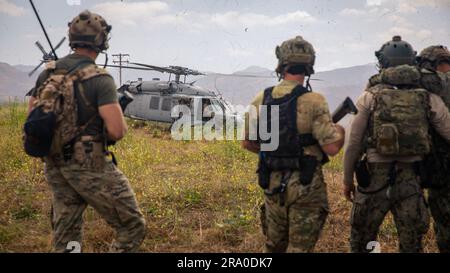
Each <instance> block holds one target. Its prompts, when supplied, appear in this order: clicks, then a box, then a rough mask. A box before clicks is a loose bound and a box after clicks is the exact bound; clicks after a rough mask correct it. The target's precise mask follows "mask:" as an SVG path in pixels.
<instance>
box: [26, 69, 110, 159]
mask: <svg viewBox="0 0 450 273" xmlns="http://www.w3.org/2000/svg"><path fill="white" fill-rule="evenodd" d="M83 63H84V64H86V63H87V62H81V63H79V64H77V65H76V66H75V67H74V68H72V69H71V70H69V71H65V70H53V71H50V73H51V74H50V76H49V77H48V79H47V80H46V81H45V82H44V83H43V84H42V85H41V86H40V87H39V89H38V90H37V93H36V101H35V102H34V105H33V106H34V108H33V110H32V111H31V112H30V114H29V115H28V117H27V120H26V122H25V125H24V148H25V152H26V153H27V154H28V155H30V156H33V157H45V156H57V155H61V154H62V152H63V147H64V146H65V145H67V144H69V143H73V142H74V141H75V140H76V139H77V138H79V137H80V136H81V135H82V133H83V132H84V131H85V129H86V128H87V126H88V125H89V124H90V123H91V122H92V121H93V120H94V119H95V117H96V115H93V116H92V117H91V118H90V119H89V120H88V121H87V122H86V123H85V124H83V125H80V124H79V122H78V104H77V96H76V95H75V90H78V94H79V97H80V98H81V99H82V100H83V101H84V103H85V104H86V105H90V104H89V103H88V102H87V99H86V96H85V93H84V92H85V90H84V89H83V86H82V84H81V83H82V82H83V81H86V80H88V79H91V78H93V77H96V76H100V75H107V74H108V73H107V72H106V70H104V69H101V68H98V67H97V66H96V65H95V64H92V62H89V63H90V64H89V65H87V66H86V67H84V68H81V69H79V70H76V68H78V67H80V66H81V65H82V64H83ZM73 71H74V72H73Z"/></svg>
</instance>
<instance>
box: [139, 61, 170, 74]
mask: <svg viewBox="0 0 450 273" xmlns="http://www.w3.org/2000/svg"><path fill="white" fill-rule="evenodd" d="M130 64H134V65H139V66H144V67H148V68H151V69H152V70H156V71H159V72H161V73H165V72H167V73H176V72H177V71H176V70H174V69H172V68H167V67H160V66H155V65H149V64H143V63H134V62H130Z"/></svg>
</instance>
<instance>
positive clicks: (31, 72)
mask: <svg viewBox="0 0 450 273" xmlns="http://www.w3.org/2000/svg"><path fill="white" fill-rule="evenodd" d="M43 63H45V61H41V63H40V64H39V65H38V66H36V67H35V68H34V69H33V70H31V71H30V73H28V77H31V75H33V73H34V72H36V70H38V69H39V67H41V65H42V64H43Z"/></svg>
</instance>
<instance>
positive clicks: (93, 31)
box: [69, 10, 111, 52]
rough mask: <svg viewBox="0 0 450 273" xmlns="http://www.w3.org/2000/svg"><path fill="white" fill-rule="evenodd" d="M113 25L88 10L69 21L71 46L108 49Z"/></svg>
mask: <svg viewBox="0 0 450 273" xmlns="http://www.w3.org/2000/svg"><path fill="white" fill-rule="evenodd" d="M110 31H111V26H110V25H108V24H107V23H106V21H105V19H103V17H101V16H100V15H98V14H96V13H91V12H90V11H88V10H85V11H83V12H81V13H80V14H79V15H78V16H76V17H75V18H74V19H73V20H72V21H71V22H70V23H69V41H70V47H71V48H75V47H89V48H92V49H93V50H95V51H97V52H102V51H104V50H107V49H108V47H109V45H108V39H109V38H108V35H109V32H110Z"/></svg>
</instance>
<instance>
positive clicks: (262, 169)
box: [256, 152, 271, 190]
mask: <svg viewBox="0 0 450 273" xmlns="http://www.w3.org/2000/svg"><path fill="white" fill-rule="evenodd" d="M256 172H257V173H258V184H259V186H260V187H261V188H262V189H264V190H265V189H267V188H269V184H270V172H271V171H270V169H269V168H268V167H267V165H266V163H265V162H264V153H262V152H260V153H259V162H258V169H257V170H256Z"/></svg>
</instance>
